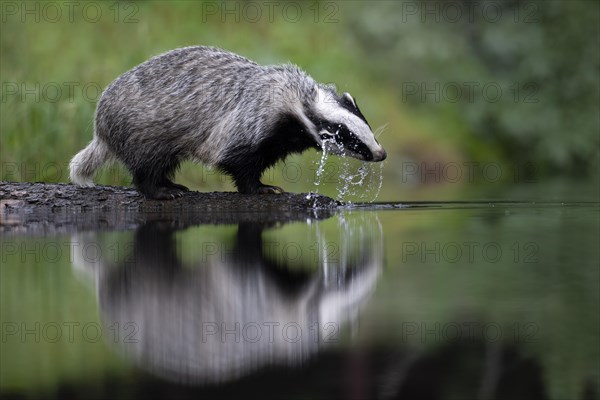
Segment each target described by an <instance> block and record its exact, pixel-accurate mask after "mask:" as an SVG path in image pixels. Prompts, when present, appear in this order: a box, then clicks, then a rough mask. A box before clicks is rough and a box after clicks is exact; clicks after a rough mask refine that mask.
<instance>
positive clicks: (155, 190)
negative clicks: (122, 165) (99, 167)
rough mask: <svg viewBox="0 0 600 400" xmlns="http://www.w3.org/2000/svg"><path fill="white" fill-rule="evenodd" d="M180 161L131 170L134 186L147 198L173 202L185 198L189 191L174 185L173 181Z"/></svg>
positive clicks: (181, 186)
mask: <svg viewBox="0 0 600 400" xmlns="http://www.w3.org/2000/svg"><path fill="white" fill-rule="evenodd" d="M178 165H179V161H178V160H177V161H174V162H168V163H160V164H159V165H147V166H144V167H137V168H130V169H131V172H132V174H133V184H134V185H135V187H136V188H137V189H138V190H139V191H140V192H141V193H142V194H143V195H144V196H145V197H147V198H149V199H156V200H171V199H175V198H177V197H181V196H183V195H184V194H185V193H186V192H188V191H189V189H188V188H187V187H185V186H183V185H179V184H177V183H174V182H173V181H172V180H171V179H172V177H173V175H174V173H175V170H176V169H177V167H178Z"/></svg>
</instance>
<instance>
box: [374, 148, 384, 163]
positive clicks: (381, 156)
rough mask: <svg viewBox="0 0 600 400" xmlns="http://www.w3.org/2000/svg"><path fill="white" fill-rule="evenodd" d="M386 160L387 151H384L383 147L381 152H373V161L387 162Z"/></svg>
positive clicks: (380, 149)
mask: <svg viewBox="0 0 600 400" xmlns="http://www.w3.org/2000/svg"><path fill="white" fill-rule="evenodd" d="M386 158H387V153H386V151H385V150H384V149H383V147H380V148H379V150H376V151H374V152H373V159H372V160H371V161H374V162H379V161H383V160H385V159H386Z"/></svg>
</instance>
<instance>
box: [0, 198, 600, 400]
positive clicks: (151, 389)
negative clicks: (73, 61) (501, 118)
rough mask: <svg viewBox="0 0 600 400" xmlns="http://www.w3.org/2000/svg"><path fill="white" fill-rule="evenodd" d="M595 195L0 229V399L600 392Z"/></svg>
mask: <svg viewBox="0 0 600 400" xmlns="http://www.w3.org/2000/svg"><path fill="white" fill-rule="evenodd" d="M599 210H600V207H599V203H598V202H594V201H592V202H570V203H569V202H567V203H565V202H559V201H545V202H533V201H527V202H489V201H480V202H440V203H435V202H413V203H403V204H400V203H380V204H371V205H368V206H367V205H357V206H355V207H354V208H352V209H341V210H339V212H337V213H336V214H335V215H334V216H332V217H329V218H327V219H323V220H319V219H308V220H306V221H281V222H279V223H270V224H262V223H257V222H241V223H239V224H230V223H229V224H226V225H218V224H211V225H194V226H188V227H186V228H184V229H179V228H177V227H174V226H172V224H171V223H169V220H168V219H165V221H154V222H152V223H148V224H145V225H142V226H139V227H137V228H136V229H135V230H133V231H124V232H123V231H122V232H75V233H73V234H71V235H64V236H41V237H32V236H17V235H7V234H5V235H3V236H2V237H1V238H0V240H1V242H2V243H1V244H2V268H1V270H0V273H1V275H0V277H1V286H0V288H1V299H2V304H1V317H2V337H1V340H2V341H1V346H2V353H1V358H0V362H1V363H0V367H1V370H0V378H1V382H0V389H1V393H2V395H3V396H9V395H10V396H12V395H15V396H18V397H24V398H39V397H45V398H48V397H54V398H73V397H86V398H107V397H110V398H127V397H134V396H147V397H149V396H155V397H165V398H190V399H192V398H194V399H196V398H204V397H219V398H324V399H325V398H350V399H352V398H358V399H362V398H365V399H366V398H382V399H383V398H423V399H425V398H427V399H435V398H439V399H500V398H510V399H519V398H521V399H584V398H598V394H599V390H598V384H599V379H598V376H599V373H600V368H599V358H600V349H599V340H598V339H599V337H600V328H599V301H600V299H599V292H600V281H599V279H600V274H599V266H598V260H599V259H600V258H599V247H600V232H599V230H600V227H599V219H598V217H599Z"/></svg>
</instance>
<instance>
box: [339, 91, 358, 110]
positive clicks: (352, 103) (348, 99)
mask: <svg viewBox="0 0 600 400" xmlns="http://www.w3.org/2000/svg"><path fill="white" fill-rule="evenodd" d="M342 100H343V101H344V102H345V103H346V104H348V105H349V106H352V107H354V108H358V107H357V106H356V102H355V101H354V99H353V98H352V96H350V93H347V92H344V94H342Z"/></svg>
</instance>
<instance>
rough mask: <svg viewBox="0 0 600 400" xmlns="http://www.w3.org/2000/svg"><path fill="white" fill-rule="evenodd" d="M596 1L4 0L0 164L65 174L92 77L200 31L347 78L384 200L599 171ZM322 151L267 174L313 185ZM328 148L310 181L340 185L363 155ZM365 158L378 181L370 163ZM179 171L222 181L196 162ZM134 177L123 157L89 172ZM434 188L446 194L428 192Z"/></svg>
mask: <svg viewBox="0 0 600 400" xmlns="http://www.w3.org/2000/svg"><path fill="white" fill-rule="evenodd" d="M599 4H600V3H599V2H597V1H568V2H567V1H550V2H516V1H507V2H495V1H480V2H475V3H473V2H451V3H444V2H427V3H424V2H418V1H417V2H415V1H410V2H402V1H375V2H360V1H345V2H332V1H320V2H275V3H264V2H251V3H247V2H227V3H225V2H200V1H198V2H195V1H194V2H192V1H168V2H167V1H149V2H135V3H132V2H89V3H86V2H78V3H76V4H75V5H73V4H71V3H61V2H24V3H21V2H3V3H2V10H1V11H2V25H1V31H0V33H1V59H0V66H1V80H2V94H1V97H2V103H1V105H2V109H1V115H0V116H1V118H0V132H1V138H0V140H1V141H0V144H1V150H0V158H1V160H2V171H1V172H2V173H1V177H0V178H1V179H2V180H11V181H46V182H56V181H58V182H67V181H68V171H67V165H68V162H69V160H70V158H71V157H72V156H73V155H74V154H75V153H77V152H78V151H79V150H80V149H81V148H83V147H84V146H85V145H86V144H87V143H88V142H89V141H90V140H91V138H92V134H93V132H92V126H93V125H92V121H93V114H94V109H95V105H96V102H97V100H98V98H99V95H100V91H101V90H102V89H103V88H105V87H106V86H107V85H108V84H109V83H110V82H111V81H112V80H113V79H115V78H116V77H117V76H118V75H120V74H121V73H123V72H125V71H127V70H129V69H130V68H132V67H133V66H135V65H137V64H139V63H141V62H143V61H145V60H147V59H148V58H150V57H151V56H153V55H157V54H160V53H162V52H165V51H167V50H170V49H173V48H177V47H182V46H189V45H198V44H202V45H212V46H218V47H222V48H225V49H228V50H231V51H233V52H236V53H239V54H242V55H244V56H246V57H248V58H250V59H253V60H255V61H257V62H259V63H262V64H270V63H282V62H288V61H290V62H293V63H295V64H298V65H299V66H301V67H302V68H303V69H304V70H306V71H307V72H308V73H309V74H311V75H312V76H313V77H314V78H315V79H317V80H318V81H320V82H333V83H335V84H336V85H337V87H338V89H339V90H341V91H349V92H351V93H352V94H353V95H354V97H355V98H356V99H357V101H358V103H359V105H360V107H361V108H362V110H363V113H364V114H365V115H366V116H367V119H368V120H369V121H370V123H371V125H372V126H373V128H374V129H375V128H380V127H384V126H385V129H384V132H383V134H382V135H381V136H380V141H381V143H382V144H383V145H384V147H385V148H386V150H387V151H388V154H389V157H388V160H387V161H386V163H385V168H384V176H385V177H384V180H383V182H384V183H383V187H382V195H381V196H380V200H399V199H401V198H402V199H404V198H423V197H427V198H431V197H432V196H437V197H439V196H441V197H444V196H445V197H449V198H455V197H460V196H461V195H463V194H464V193H465V187H466V188H473V187H476V186H477V184H480V183H482V184H486V183H494V184H498V183H502V184H514V183H531V182H534V181H535V182H540V181H544V180H547V179H549V178H553V179H554V178H556V177H557V176H560V177H563V179H565V180H568V181H573V178H578V179H579V180H581V179H582V178H583V180H584V181H588V182H589V180H588V179H587V178H590V177H591V178H593V179H594V180H595V182H597V178H598V174H597V171H598V167H599V166H600V161H599V160H600V155H599V154H600V153H599V149H600V139H599V132H600V117H599V111H598V110H599V105H600V98H599V96H600V85H599V72H600V51H599V50H598V49H599V48H600V46H599V44H600V39H599V37H600V35H599V32H600V30H599V26H600V17H599V15H600V12H599V9H600V5H599ZM319 158H320V156H319V155H318V154H316V153H315V152H313V151H309V152H307V153H306V154H304V155H302V156H293V157H290V158H289V159H288V160H289V163H290V164H289V165H291V167H290V166H287V167H286V166H285V165H283V164H280V165H278V166H277V167H275V168H274V170H273V171H270V172H268V173H267V174H266V176H265V179H264V181H266V182H273V183H275V184H281V185H282V186H283V187H284V188H285V189H287V190H290V191H310V190H315V185H314V182H315V172H316V170H317V163H318V161H319ZM328 163H329V164H328V165H329V170H328V173H326V175H329V178H330V179H327V176H326V179H323V180H322V186H321V187H320V188H319V190H320V191H321V192H324V193H326V194H334V195H335V194H336V193H337V192H336V190H338V189H339V186H340V179H339V176H340V175H341V174H342V172H343V171H342V170H344V169H347V170H348V171H349V172H351V173H356V171H357V170H358V168H359V167H360V163H358V162H354V161H347V160H341V159H338V158H336V157H332V158H330V159H329V160H328ZM346 164H348V165H346ZM290 168H291V170H290ZM370 172H371V175H372V176H371V177H369V180H370V181H376V180H377V179H378V174H379V169H378V168H373V170H372V171H370ZM177 180H178V181H180V182H182V183H184V184H186V185H189V186H191V187H192V188H195V189H200V190H231V189H233V186H232V185H231V183H230V180H229V178H226V177H223V176H221V175H219V174H217V173H215V172H214V171H211V170H209V169H204V168H202V167H199V166H196V165H192V164H191V163H187V164H184V166H183V168H182V171H181V173H180V174H179V175H178V177H177ZM130 181H131V180H130V177H129V176H128V174H127V173H126V172H125V171H124V170H123V169H121V168H118V167H116V168H112V169H105V170H104V172H103V173H102V175H101V176H100V177H99V179H97V182H100V183H107V184H129V183H130ZM439 184H441V185H439ZM371 186H377V184H376V183H375V184H374V185H371ZM371 186H370V187H371ZM432 186H433V187H435V188H436V191H434V192H428V191H427V190H428V189H427V188H430V187H432ZM440 187H442V188H443V193H446V194H431V193H439V191H438V189H439V188H440ZM424 188H425V189H424ZM423 190H425V191H423ZM370 193H371V192H370ZM414 193H416V194H414ZM366 197H367V198H368V197H369V196H366Z"/></svg>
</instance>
